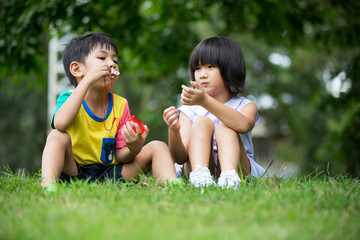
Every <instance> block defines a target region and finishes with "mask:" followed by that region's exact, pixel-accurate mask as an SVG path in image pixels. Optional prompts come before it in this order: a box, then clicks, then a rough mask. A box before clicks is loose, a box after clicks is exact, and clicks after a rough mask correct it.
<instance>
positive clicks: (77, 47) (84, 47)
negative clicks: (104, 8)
mask: <svg viewBox="0 0 360 240" xmlns="http://www.w3.org/2000/svg"><path fill="white" fill-rule="evenodd" d="M98 45H100V47H103V46H105V47H106V49H113V50H114V51H115V52H116V55H117V54H118V49H117V46H116V44H115V42H114V41H113V40H112V39H111V38H110V36H109V35H107V34H105V33H100V32H92V33H85V34H82V35H79V36H77V37H75V38H73V39H72V40H71V41H70V42H69V43H68V44H67V45H66V47H65V49H64V51H63V53H62V61H63V65H64V69H65V73H66V75H67V77H68V78H69V81H70V83H71V84H72V85H74V86H75V87H76V86H77V82H76V79H75V77H74V76H73V75H72V74H71V72H70V64H71V63H72V62H73V61H76V62H79V63H84V61H85V58H86V57H87V56H88V55H89V54H90V53H91V51H92V50H93V49H94V48H95V47H96V46H98Z"/></svg>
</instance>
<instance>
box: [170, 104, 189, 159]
mask: <svg viewBox="0 0 360 240" xmlns="http://www.w3.org/2000/svg"><path fill="white" fill-rule="evenodd" d="M163 117H164V121H165V123H166V124H167V125H168V126H169V148H170V152H171V156H172V157H173V160H174V161H175V162H176V163H178V164H184V163H185V162H187V161H188V153H187V146H188V142H189V136H190V127H191V121H190V119H189V118H187V117H186V116H185V115H184V114H183V113H180V116H179V115H178V110H177V109H176V108H175V107H169V108H167V109H165V110H164V115H163Z"/></svg>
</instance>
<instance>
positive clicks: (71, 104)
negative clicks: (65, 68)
mask: <svg viewBox="0 0 360 240" xmlns="http://www.w3.org/2000/svg"><path fill="white" fill-rule="evenodd" d="M89 86H90V85H89V84H87V82H84V81H81V82H80V83H79V84H78V86H77V87H76V88H75V89H74V91H73V93H72V94H71V95H70V96H69V98H68V99H67V100H66V101H65V102H64V103H63V105H62V106H61V107H60V108H59V110H58V111H57V112H56V113H55V115H54V127H55V128H56V129H57V130H59V131H62V132H65V131H66V130H67V129H68V128H69V127H70V126H71V124H72V123H73V122H74V120H75V118H76V115H77V114H78V112H79V109H80V107H81V104H82V102H83V100H84V98H85V95H86V93H87V90H88V89H89Z"/></svg>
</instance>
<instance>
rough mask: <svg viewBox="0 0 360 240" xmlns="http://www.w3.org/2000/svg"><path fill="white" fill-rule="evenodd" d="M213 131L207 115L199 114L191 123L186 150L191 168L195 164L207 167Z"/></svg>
mask: <svg viewBox="0 0 360 240" xmlns="http://www.w3.org/2000/svg"><path fill="white" fill-rule="evenodd" d="M213 133H214V124H213V122H212V121H211V120H210V118H208V117H205V116H199V117H198V118H196V120H195V121H194V122H193V124H192V125H191V135H190V139H189V146H188V151H189V159H190V165H191V169H192V170H194V169H195V167H196V166H197V165H200V166H206V167H209V159H210V154H211V151H212V137H213Z"/></svg>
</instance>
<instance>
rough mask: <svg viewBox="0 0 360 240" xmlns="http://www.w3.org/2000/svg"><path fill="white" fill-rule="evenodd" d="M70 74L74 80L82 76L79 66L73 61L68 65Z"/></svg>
mask: <svg viewBox="0 0 360 240" xmlns="http://www.w3.org/2000/svg"><path fill="white" fill-rule="evenodd" d="M70 72H71V74H72V75H73V76H74V77H75V78H80V77H83V76H84V73H83V72H82V70H81V66H80V64H79V63H78V62H75V61H74V62H72V63H71V64H70Z"/></svg>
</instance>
